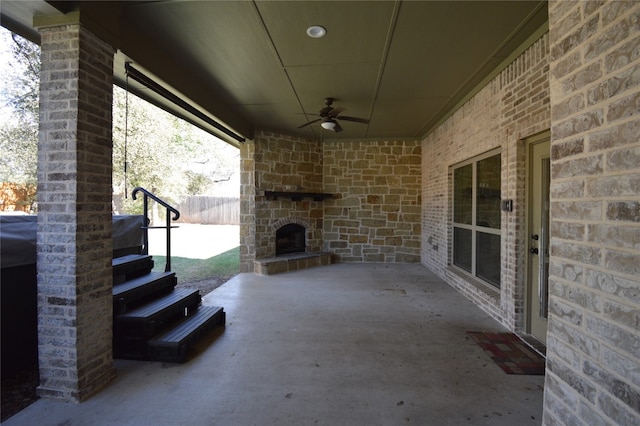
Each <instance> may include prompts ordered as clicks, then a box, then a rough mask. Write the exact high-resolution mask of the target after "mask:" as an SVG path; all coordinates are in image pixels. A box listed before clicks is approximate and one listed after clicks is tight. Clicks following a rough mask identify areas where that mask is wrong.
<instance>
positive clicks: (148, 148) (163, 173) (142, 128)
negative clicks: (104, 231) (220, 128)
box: [113, 87, 239, 213]
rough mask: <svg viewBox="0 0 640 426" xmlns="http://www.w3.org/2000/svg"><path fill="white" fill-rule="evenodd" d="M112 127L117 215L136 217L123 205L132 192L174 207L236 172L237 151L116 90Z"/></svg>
mask: <svg viewBox="0 0 640 426" xmlns="http://www.w3.org/2000/svg"><path fill="white" fill-rule="evenodd" d="M113 123H114V127H113V141H114V150H113V163H114V169H113V187H114V192H115V193H116V194H120V196H121V198H122V199H123V202H122V204H121V205H120V206H119V210H120V213H139V211H137V208H136V207H134V205H132V203H131V201H130V199H127V196H128V195H129V194H130V193H131V190H132V189H133V188H135V187H138V186H141V187H144V188H145V189H147V190H149V191H151V192H153V193H154V194H156V195H158V196H159V197H161V198H162V199H164V200H166V201H168V202H169V203H171V204H174V205H175V204H178V203H179V202H180V200H181V198H182V197H183V196H185V195H195V194H206V193H207V191H209V190H210V189H211V188H212V187H213V186H214V184H215V182H216V181H223V180H228V179H229V178H230V177H231V176H232V175H233V174H234V173H237V172H238V168H239V152H238V149H237V148H235V147H233V146H231V145H228V144H227V143H225V142H222V141H220V140H218V139H216V138H215V137H213V136H211V135H209V134H208V133H206V132H204V131H202V130H200V129H198V128H196V127H194V126H192V125H191V124H189V123H187V122H185V121H183V120H180V119H178V118H176V117H174V116H172V115H170V114H168V113H166V112H165V111H162V110H160V109H158V108H156V107H155V106H153V105H151V104H149V103H147V102H146V101H144V100H142V99H140V98H138V97H136V96H135V95H132V94H127V93H126V92H125V91H124V90H122V89H120V88H117V87H116V88H115V89H114V115H113ZM125 129H126V137H125ZM125 164H126V173H125ZM127 193H128V194H127ZM136 204H140V203H136Z"/></svg>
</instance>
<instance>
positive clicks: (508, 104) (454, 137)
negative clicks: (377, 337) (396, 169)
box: [421, 35, 550, 331]
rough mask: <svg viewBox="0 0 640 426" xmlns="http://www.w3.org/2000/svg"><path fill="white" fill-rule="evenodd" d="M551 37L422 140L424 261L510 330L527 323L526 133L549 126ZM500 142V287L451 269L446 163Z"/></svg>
mask: <svg viewBox="0 0 640 426" xmlns="http://www.w3.org/2000/svg"><path fill="white" fill-rule="evenodd" d="M548 50H549V47H548V36H547V35H543V36H542V37H541V38H540V39H539V40H537V41H536V42H535V43H534V44H533V45H532V46H531V47H529V48H528V49H527V50H526V51H525V52H524V53H523V54H522V55H520V56H519V57H518V58H516V59H515V60H514V61H513V62H512V63H511V64H510V65H509V66H508V67H507V68H505V69H504V70H503V71H502V72H501V73H500V74H499V75H497V76H496V77H495V78H494V79H493V80H492V81H491V82H489V84H488V85H487V86H485V87H484V88H482V89H481V90H480V91H479V92H478V93H477V94H476V95H475V96H473V97H472V98H471V99H470V100H469V101H468V102H467V103H465V104H464V105H463V106H462V107H461V108H460V109H459V110H458V111H456V112H455V113H454V114H453V115H452V116H451V117H450V118H449V119H447V120H446V121H445V122H444V123H443V124H442V125H440V126H439V127H438V128H437V129H436V130H435V131H434V132H432V133H431V134H430V135H428V136H427V137H426V138H425V139H424V141H423V145H422V146H423V149H422V153H423V156H422V191H423V195H422V199H423V206H422V242H423V245H422V252H421V258H422V263H423V264H424V265H425V266H427V267H428V268H429V269H431V270H432V271H434V272H435V273H437V274H438V275H439V276H440V277H441V278H443V279H444V280H445V281H446V282H448V283H449V284H450V285H452V286H453V287H455V288H456V289H458V290H459V291H460V292H462V293H463V294H464V295H465V296H466V297H468V298H469V299H470V300H472V301H473V302H474V303H475V304H476V305H478V306H480V307H481V308H482V309H484V310H485V311H486V312H488V313H489V314H490V315H492V316H493V317H494V318H495V319H496V320H498V321H500V322H502V323H503V324H504V325H505V326H507V327H508V328H509V329H511V330H514V331H517V330H520V329H522V328H523V327H524V321H525V318H524V310H523V306H524V299H525V261H526V256H525V255H523V253H525V250H527V248H528V247H527V244H528V242H529V240H528V238H527V235H525V234H526V221H525V217H526V211H527V206H526V202H525V193H526V190H525V181H526V179H525V177H526V176H525V171H526V163H525V160H526V151H527V144H526V142H525V141H524V139H525V138H527V137H529V136H532V135H536V134H539V133H541V132H543V131H545V130H547V129H549V126H550V118H549V117H550V106H549V102H550V100H549V84H548ZM495 148H501V155H502V198H503V199H512V200H514V210H513V211H512V212H508V213H506V212H503V213H502V219H501V220H502V222H501V229H502V246H501V254H502V260H501V263H502V271H501V288H500V290H497V289H495V288H494V287H491V286H489V285H485V284H482V283H480V282H479V281H476V280H474V279H471V278H469V277H468V276H466V275H465V274H463V273H460V272H458V271H456V270H455V269H453V268H452V267H451V266H450V264H451V256H452V253H451V241H452V235H451V223H452V209H451V206H452V188H453V185H452V175H451V166H453V165H455V164H457V163H459V162H462V161H465V160H468V159H470V158H473V157H475V156H477V155H479V154H482V153H484V152H487V151H489V150H492V149H495Z"/></svg>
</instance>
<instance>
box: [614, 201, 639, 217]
mask: <svg viewBox="0 0 640 426" xmlns="http://www.w3.org/2000/svg"><path fill="white" fill-rule="evenodd" d="M607 219H609V220H616V221H618V220H619V221H628V222H640V202H638V201H610V202H608V203H607Z"/></svg>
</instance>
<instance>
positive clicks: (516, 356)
mask: <svg viewBox="0 0 640 426" xmlns="http://www.w3.org/2000/svg"><path fill="white" fill-rule="evenodd" d="M467 334H468V335H469V337H471V338H472V339H473V340H474V341H475V342H476V343H477V344H478V345H480V347H481V348H482V349H484V351H485V352H486V353H487V354H489V356H490V357H491V359H493V360H494V361H495V363H496V364H498V365H499V366H500V368H502V370H503V371H504V372H505V373H507V374H529V375H538V376H541V375H544V364H545V361H544V358H543V357H542V356H540V355H539V354H538V353H536V352H535V351H533V350H532V349H530V348H529V347H528V346H527V345H526V344H524V342H522V340H520V338H519V337H518V336H516V335H515V334H513V333H483V332H481V331H467Z"/></svg>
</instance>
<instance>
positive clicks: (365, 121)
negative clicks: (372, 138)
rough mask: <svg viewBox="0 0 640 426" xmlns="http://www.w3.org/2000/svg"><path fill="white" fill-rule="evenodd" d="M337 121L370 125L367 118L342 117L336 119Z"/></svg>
mask: <svg viewBox="0 0 640 426" xmlns="http://www.w3.org/2000/svg"><path fill="white" fill-rule="evenodd" d="M336 119H338V120H344V121H353V122H356V123H363V124H369V120H367V119H365V118H358V117H349V116H348V115H340V116H338V117H336Z"/></svg>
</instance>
